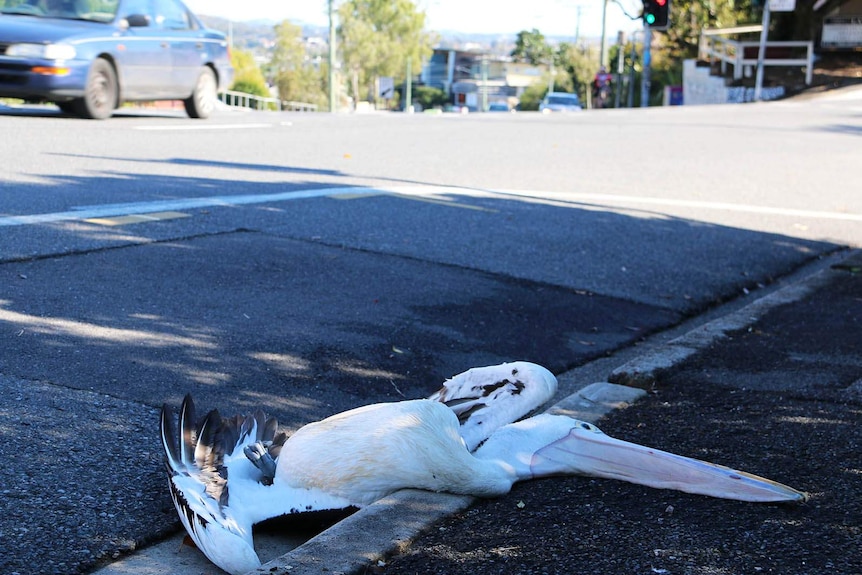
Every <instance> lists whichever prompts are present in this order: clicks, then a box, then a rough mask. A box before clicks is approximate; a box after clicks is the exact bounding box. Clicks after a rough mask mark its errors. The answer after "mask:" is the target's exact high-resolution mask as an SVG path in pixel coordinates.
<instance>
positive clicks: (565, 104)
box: [539, 92, 581, 114]
mask: <svg viewBox="0 0 862 575" xmlns="http://www.w3.org/2000/svg"><path fill="white" fill-rule="evenodd" d="M539 111H540V112H542V113H543V114H550V113H551V112H580V111H581V101H580V100H579V99H578V95H577V94H569V93H568V92H548V94H547V95H546V96H545V98H544V99H543V100H542V103H541V104H539Z"/></svg>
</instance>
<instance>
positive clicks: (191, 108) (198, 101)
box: [183, 67, 218, 119]
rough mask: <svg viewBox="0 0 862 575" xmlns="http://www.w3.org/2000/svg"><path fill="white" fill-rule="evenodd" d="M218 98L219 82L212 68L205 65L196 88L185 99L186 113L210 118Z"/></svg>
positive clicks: (190, 115)
mask: <svg viewBox="0 0 862 575" xmlns="http://www.w3.org/2000/svg"><path fill="white" fill-rule="evenodd" d="M217 99H218V82H216V77H215V73H214V72H213V71H212V68H209V67H204V68H203V69H202V70H201V74H200V76H198V81H197V82H196V83H195V90H194V92H192V95H191V96H190V97H189V98H186V99H185V100H183V105H184V106H185V108H186V113H187V114H188V115H189V117H190V118H202V119H203V118H209V116H210V114H212V112H213V110H214V109H215V104H216V100H217Z"/></svg>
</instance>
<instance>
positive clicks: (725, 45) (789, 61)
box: [698, 25, 814, 84]
mask: <svg viewBox="0 0 862 575" xmlns="http://www.w3.org/2000/svg"><path fill="white" fill-rule="evenodd" d="M761 29H762V27H761V26H759V25H755V26H739V27H736V28H721V29H714V30H704V31H703V32H702V33H701V36H700V54H699V55H698V58H700V59H701V60H709V61H710V62H714V61H715V60H718V61H719V62H721V73H722V74H725V73H726V71H727V65H728V64H730V65H732V66H733V79H734V80H740V79H741V78H742V72H743V68H744V67H745V66H757V51H758V49H759V47H760V43H759V42H738V41H736V40H730V39H728V38H723V37H722V36H726V35H728V34H744V33H748V32H760V31H761ZM801 49H805V57H804V58H792V57H789V56H790V55H791V54H792V53H793V52H799V51H801ZM770 52H771V53H772V54H775V53H776V52H785V53H786V54H787V55H788V57H786V58H785V57H770ZM752 55H753V56H752ZM763 65H764V66H804V67H805V83H806V84H811V79H812V74H813V71H814V42H811V41H807V42H803V41H800V42H767V43H766V56H765V57H764V60H763Z"/></svg>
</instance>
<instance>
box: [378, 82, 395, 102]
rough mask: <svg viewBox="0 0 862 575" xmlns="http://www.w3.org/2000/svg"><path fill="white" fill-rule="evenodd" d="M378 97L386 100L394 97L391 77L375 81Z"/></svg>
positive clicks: (393, 84)
mask: <svg viewBox="0 0 862 575" xmlns="http://www.w3.org/2000/svg"><path fill="white" fill-rule="evenodd" d="M377 89H378V92H377V93H378V95H379V96H380V97H381V98H385V99H387V100H389V99H392V98H393V97H395V79H394V78H392V77H391V76H381V77H380V78H378V79H377Z"/></svg>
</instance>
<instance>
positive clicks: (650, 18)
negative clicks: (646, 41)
mask: <svg viewBox="0 0 862 575" xmlns="http://www.w3.org/2000/svg"><path fill="white" fill-rule="evenodd" d="M646 22H647V24H655V14H647V15H646Z"/></svg>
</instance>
